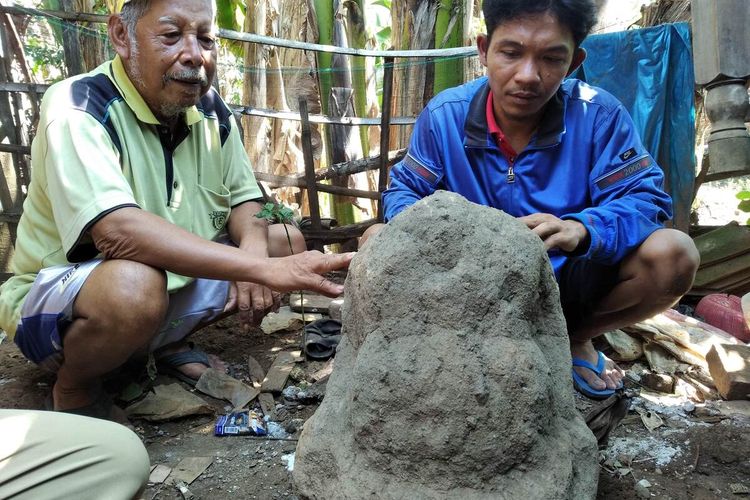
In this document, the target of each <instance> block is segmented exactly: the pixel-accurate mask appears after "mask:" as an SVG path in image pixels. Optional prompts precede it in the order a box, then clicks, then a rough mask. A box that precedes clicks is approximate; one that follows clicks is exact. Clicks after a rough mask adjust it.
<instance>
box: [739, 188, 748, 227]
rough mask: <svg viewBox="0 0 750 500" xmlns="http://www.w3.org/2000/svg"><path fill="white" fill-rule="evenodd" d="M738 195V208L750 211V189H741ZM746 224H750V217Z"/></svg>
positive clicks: (746, 211)
mask: <svg viewBox="0 0 750 500" xmlns="http://www.w3.org/2000/svg"><path fill="white" fill-rule="evenodd" d="M736 196H737V199H738V200H740V202H739V204H738V205H737V208H738V209H739V210H741V211H743V212H745V213H748V212H750V191H744V190H743V191H740V192H739V193H737V195H736ZM745 224H747V225H749V226H750V219H747V220H746V221H745Z"/></svg>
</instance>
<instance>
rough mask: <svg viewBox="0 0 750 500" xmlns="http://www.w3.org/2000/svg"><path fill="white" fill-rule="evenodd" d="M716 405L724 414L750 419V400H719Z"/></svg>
mask: <svg viewBox="0 0 750 500" xmlns="http://www.w3.org/2000/svg"><path fill="white" fill-rule="evenodd" d="M716 407H717V408H718V410H719V411H720V412H721V413H722V415H724V416H727V417H735V416H740V417H746V418H748V419H750V401H717V402H716Z"/></svg>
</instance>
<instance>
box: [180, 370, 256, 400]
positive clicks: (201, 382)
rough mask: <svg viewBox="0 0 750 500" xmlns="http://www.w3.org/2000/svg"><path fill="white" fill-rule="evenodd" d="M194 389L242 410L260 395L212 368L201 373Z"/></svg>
mask: <svg viewBox="0 0 750 500" xmlns="http://www.w3.org/2000/svg"><path fill="white" fill-rule="evenodd" d="M195 388H196V389H197V390H199V391H201V392H202V393H203V394H208V395H209V396H213V397H215V398H217V399H225V400H227V401H229V402H230V403H232V406H233V407H234V408H244V407H245V406H247V404H248V403H249V402H250V401H252V400H253V399H255V397H256V396H257V395H258V394H260V390H259V389H256V388H255V387H250V386H249V385H246V384H243V383H242V382H240V381H239V380H237V379H236V378H234V377H231V376H229V375H228V374H226V373H221V372H219V371H216V370H214V369H213V368H209V369H208V370H206V371H204V372H203V374H202V375H201V378H199V379H198V382H197V383H196V384H195Z"/></svg>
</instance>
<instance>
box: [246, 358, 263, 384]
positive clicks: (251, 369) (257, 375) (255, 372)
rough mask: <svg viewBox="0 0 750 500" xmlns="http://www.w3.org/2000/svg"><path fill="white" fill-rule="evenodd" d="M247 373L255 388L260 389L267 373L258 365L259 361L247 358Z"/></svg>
mask: <svg viewBox="0 0 750 500" xmlns="http://www.w3.org/2000/svg"><path fill="white" fill-rule="evenodd" d="M247 372H248V374H249V375H250V382H252V384H253V387H258V388H260V385H261V384H262V383H263V379H264V378H266V371H265V370H264V369H263V367H262V366H261V365H260V363H258V360H257V359H255V358H254V357H252V356H250V355H248V356H247Z"/></svg>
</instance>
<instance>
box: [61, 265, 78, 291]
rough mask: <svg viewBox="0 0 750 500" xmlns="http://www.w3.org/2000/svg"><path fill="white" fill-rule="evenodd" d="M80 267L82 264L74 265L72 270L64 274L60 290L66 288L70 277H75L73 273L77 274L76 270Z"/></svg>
mask: <svg viewBox="0 0 750 500" xmlns="http://www.w3.org/2000/svg"><path fill="white" fill-rule="evenodd" d="M79 267H81V265H80V264H76V265H74V266H73V268H72V269H71V270H70V271H68V272H67V273H65V274H64V275H63V277H62V278H60V290H64V289H65V285H66V284H67V283H68V280H70V278H72V277H73V275H74V274H75V272H76V270H77V269H78V268H79Z"/></svg>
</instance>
